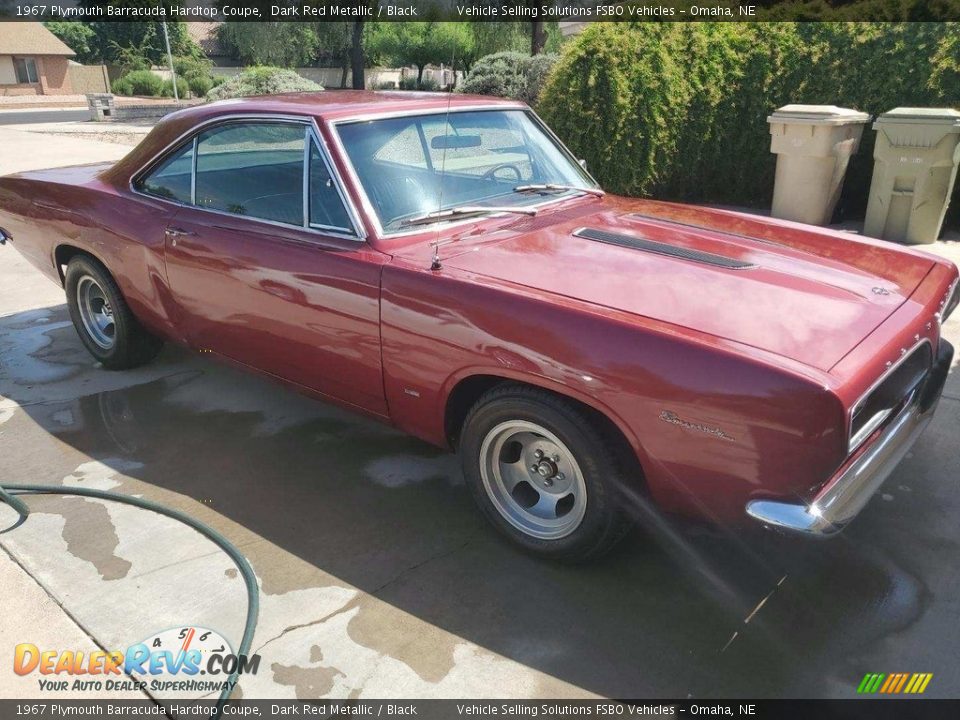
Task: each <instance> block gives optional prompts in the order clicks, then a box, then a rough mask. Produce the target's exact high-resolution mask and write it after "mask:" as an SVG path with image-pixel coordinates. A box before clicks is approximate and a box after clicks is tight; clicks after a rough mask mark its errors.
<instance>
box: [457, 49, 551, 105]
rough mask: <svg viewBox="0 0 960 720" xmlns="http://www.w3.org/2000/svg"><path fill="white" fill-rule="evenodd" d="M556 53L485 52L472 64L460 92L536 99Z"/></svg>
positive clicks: (529, 101)
mask: <svg viewBox="0 0 960 720" xmlns="http://www.w3.org/2000/svg"><path fill="white" fill-rule="evenodd" d="M556 61H557V56H556V55H553V54H550V53H543V54H540V55H534V56H532V57H531V56H530V55H527V54H525V53H518V52H499V53H493V54H492V55H485V56H483V57H482V58H480V59H479V60H477V62H476V63H474V65H473V67H472V68H470V72H469V73H467V76H466V77H465V78H464V80H463V82H462V83H461V84H460V87H458V88H457V91H458V92H462V93H468V94H473V95H496V96H497V97H505V98H510V99H512V100H522V101H523V102H526V103H529V104H531V105H533V104H534V103H536V101H537V98H538V97H539V96H540V92H541V91H542V90H543V85H544V83H545V82H546V79H547V77H548V75H549V74H550V71H551V70H552V69H553V66H554V64H555V63H556Z"/></svg>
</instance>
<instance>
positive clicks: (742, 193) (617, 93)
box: [464, 23, 960, 213]
mask: <svg viewBox="0 0 960 720" xmlns="http://www.w3.org/2000/svg"><path fill="white" fill-rule="evenodd" d="M958 29H960V25H958V24H957V23H663V24H655V23H648V24H637V25H635V26H627V24H625V23H595V24H593V25H591V26H590V27H588V28H587V29H586V30H585V31H584V32H583V33H582V34H581V35H580V36H579V37H578V38H576V39H575V40H574V41H573V42H571V43H569V44H568V46H567V47H566V49H565V51H564V53H563V55H562V56H561V58H560V60H559V61H558V63H557V64H556V66H555V67H554V70H553V72H552V73H551V74H550V76H549V78H548V80H547V82H546V85H545V87H544V90H543V93H542V95H541V97H540V101H539V103H538V110H539V111H540V113H541V114H542V115H543V117H544V119H545V120H546V121H547V122H548V123H549V124H550V126H551V127H552V128H553V129H554V130H555V131H556V132H557V133H558V135H559V136H560V137H561V138H563V140H564V141H565V142H566V143H567V144H568V145H569V146H570V148H571V150H573V151H574V152H575V153H576V154H577V155H578V156H579V157H583V158H585V159H586V160H587V162H588V164H589V167H590V169H591V172H593V174H594V175H595V176H596V177H597V179H598V180H600V181H601V183H602V184H603V185H604V187H606V188H607V189H608V190H611V191H612V192H616V193H621V194H626V195H640V196H643V195H657V196H659V197H664V198H669V199H677V200H690V201H697V202H714V203H727V204H736V205H748V206H749V205H752V206H758V207H759V206H764V205H767V204H768V203H769V201H770V196H771V194H772V189H773V172H774V168H775V157H774V156H773V155H771V153H770V134H769V126H768V124H767V121H766V120H767V116H768V115H769V114H770V113H771V112H772V111H773V110H774V109H775V108H777V107H779V106H781V105H786V104H787V103H809V104H817V105H820V104H825V105H840V106H844V107H852V108H856V109H858V110H863V111H866V112H869V113H871V114H873V115H877V114H879V113H882V112H885V111H887V110H889V109H891V108H893V107H896V106H903V105H919V106H944V105H951V104H954V105H956V104H957V103H958V102H960V54H958V52H957V50H958V45H960V41H958V39H957V38H958ZM478 64H479V63H478ZM466 84H467V83H464V85H466ZM873 139H874V133H873V132H872V131H871V130H870V128H869V126H868V127H867V128H866V129H865V131H864V135H863V142H862V144H861V150H860V153H859V154H858V156H855V158H854V159H853V160H852V161H851V164H850V168H849V171H848V174H847V182H846V185H845V188H844V198H843V199H842V201H841V203H842V205H843V206H845V208H846V209H847V211H849V212H850V213H853V212H861V211H862V210H863V208H864V206H865V204H866V196H867V191H868V188H869V184H870V174H871V172H872V167H873V163H872V153H873ZM955 205H956V203H955Z"/></svg>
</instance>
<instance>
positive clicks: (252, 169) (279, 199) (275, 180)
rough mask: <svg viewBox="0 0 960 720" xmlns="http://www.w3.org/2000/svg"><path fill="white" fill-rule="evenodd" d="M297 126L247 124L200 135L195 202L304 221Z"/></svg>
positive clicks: (300, 135) (239, 212) (301, 148)
mask: <svg viewBox="0 0 960 720" xmlns="http://www.w3.org/2000/svg"><path fill="white" fill-rule="evenodd" d="M305 142H306V134H305V129H304V126H302V125H284V124H277V123H247V124H238V125H226V126H223V127H219V128H214V129H213V130H208V131H207V132H204V133H201V134H200V136H199V138H198V140H197V180H196V196H195V200H194V202H195V204H196V205H197V206H199V207H202V208H209V209H211V210H222V211H224V212H229V213H232V214H234V215H247V216H250V217H256V218H262V219H264V220H273V221H275V222H282V223H287V224H290V225H303V224H304V223H303V221H304V214H303V173H304V167H303V151H304V144H305Z"/></svg>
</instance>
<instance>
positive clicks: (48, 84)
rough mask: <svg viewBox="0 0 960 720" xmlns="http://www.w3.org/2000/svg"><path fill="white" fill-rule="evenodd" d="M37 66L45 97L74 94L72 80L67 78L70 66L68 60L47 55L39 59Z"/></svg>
mask: <svg viewBox="0 0 960 720" xmlns="http://www.w3.org/2000/svg"><path fill="white" fill-rule="evenodd" d="M41 65H42V68H41V67H40V66H41ZM37 66H38V67H37V70H38V72H39V73H40V85H41V87H42V88H43V94H44V95H72V94H73V87H71V85H70V80H69V78H68V77H67V68H68V67H69V66H70V63H69V61H68V60H67V58H65V57H57V56H55V55H45V56H44V57H41V58H37Z"/></svg>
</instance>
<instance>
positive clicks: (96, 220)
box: [0, 166, 180, 339]
mask: <svg viewBox="0 0 960 720" xmlns="http://www.w3.org/2000/svg"><path fill="white" fill-rule="evenodd" d="M103 167H104V166H79V167H72V168H62V169H57V170H47V171H40V172H33V173H22V174H19V175H11V176H6V177H2V178H0V225H3V226H4V227H6V228H7V229H8V230H9V231H10V233H11V234H12V235H13V237H14V241H13V247H15V248H16V249H17V250H18V251H19V252H20V253H21V254H22V255H23V256H24V257H25V258H26V259H27V260H28V261H29V262H30V263H31V264H32V265H34V266H35V267H36V268H37V269H39V270H40V271H41V272H42V273H44V274H45V275H46V276H47V277H49V278H50V279H51V280H53V281H55V282H58V283H62V281H63V278H62V276H61V270H60V268H59V267H58V265H57V261H56V253H57V249H58V248H61V247H63V248H76V249H77V250H81V251H83V252H85V253H88V254H90V255H92V256H93V257H95V258H97V259H98V260H100V262H102V263H103V264H104V265H105V266H106V267H107V269H108V270H109V271H110V272H111V274H112V275H113V276H114V278H115V279H116V281H117V284H118V285H119V286H120V289H121V291H122V292H123V295H124V297H125V299H126V300H127V302H128V303H129V305H130V307H131V309H132V310H133V312H134V314H135V315H136V316H137V318H138V319H139V320H140V321H141V322H143V323H144V324H145V325H146V326H147V327H149V328H150V329H151V330H153V331H154V332H156V333H158V334H160V335H163V336H166V337H170V338H172V339H180V338H179V336H178V334H177V331H176V325H175V320H176V315H175V307H176V306H175V304H174V303H173V300H172V298H171V297H170V294H169V292H168V290H167V285H166V280H165V274H164V266H163V242H164V236H163V229H164V227H165V225H166V223H167V221H168V220H169V216H170V215H171V210H170V206H165V205H164V204H162V203H159V202H154V201H151V200H150V199H149V198H144V197H141V196H138V195H134V194H133V193H131V192H130V191H129V190H126V189H119V188H116V187H114V186H113V185H110V184H107V183H105V182H102V181H101V180H100V179H99V177H98V175H99V172H100V171H101V170H102V169H103Z"/></svg>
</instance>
